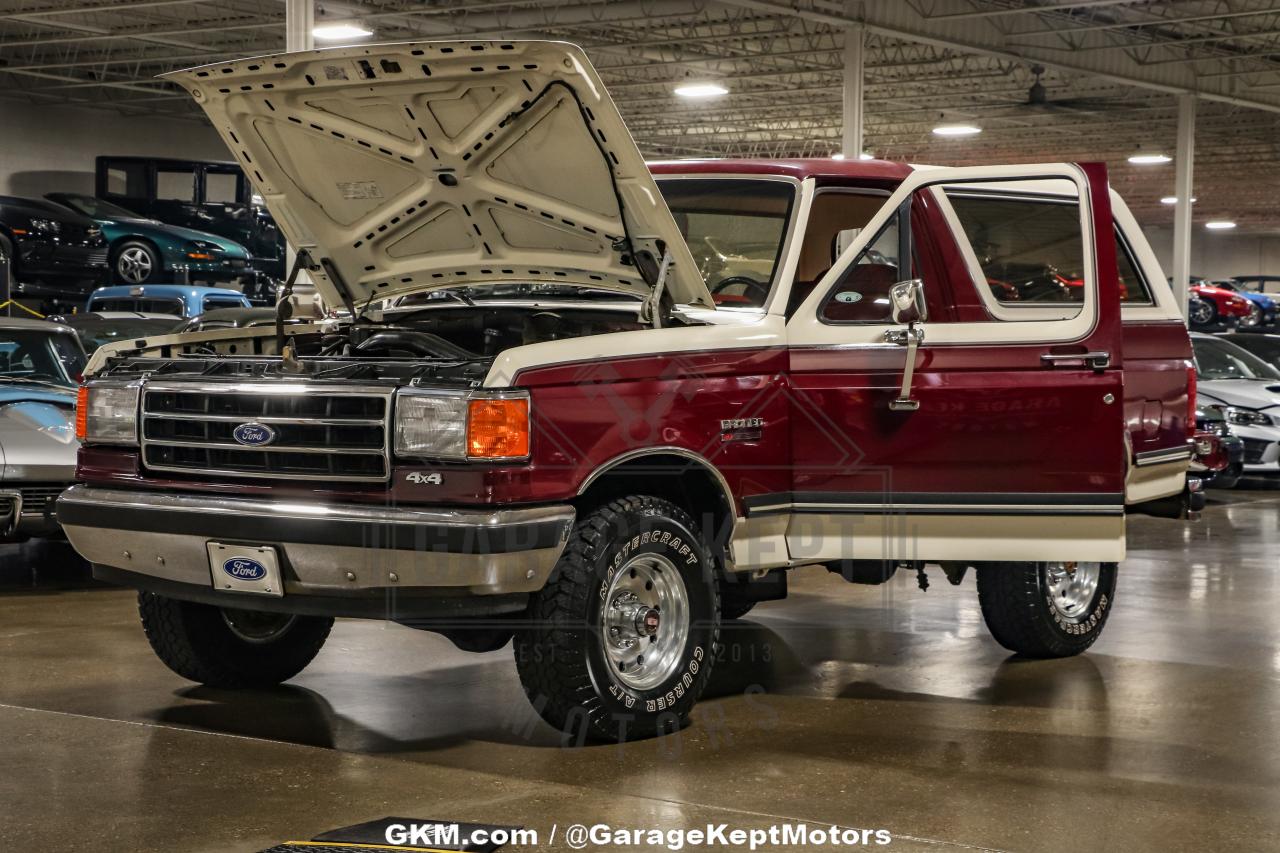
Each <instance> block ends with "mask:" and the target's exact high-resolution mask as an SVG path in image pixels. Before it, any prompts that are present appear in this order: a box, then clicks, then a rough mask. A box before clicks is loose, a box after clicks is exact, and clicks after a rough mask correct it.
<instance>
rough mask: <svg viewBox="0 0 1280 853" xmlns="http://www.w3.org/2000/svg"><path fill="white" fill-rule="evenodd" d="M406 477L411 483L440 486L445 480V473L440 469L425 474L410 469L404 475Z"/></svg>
mask: <svg viewBox="0 0 1280 853" xmlns="http://www.w3.org/2000/svg"><path fill="white" fill-rule="evenodd" d="M404 478H405V479H406V480H407V481H409V482H410V483H417V484H418V485H419V486H421V485H424V484H427V483H430V484H431V485H433V486H438V485H440V484H441V483H443V482H444V475H443V474H441V473H440V472H439V471H432V472H431V473H430V474H424V473H422V472H421V471H410V472H409V473H408V474H405V475H404Z"/></svg>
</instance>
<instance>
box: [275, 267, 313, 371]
mask: <svg viewBox="0 0 1280 853" xmlns="http://www.w3.org/2000/svg"><path fill="white" fill-rule="evenodd" d="M310 266H311V253H310V252H308V251H307V250H306V249H299V250H298V254H296V255H294V257H293V268H292V269H290V270H289V277H288V278H287V279H285V282H284V287H282V288H280V299H279V300H278V301H277V302H276V354H277V355H279V354H281V353H283V352H284V324H285V321H286V320H288V319H290V318H291V317H293V303H292V302H290V301H289V300H290V299H291V298H292V297H293V286H294V285H295V284H297V283H298V275H299V274H300V273H301V272H302V270H303V269H304V268H307V267H310Z"/></svg>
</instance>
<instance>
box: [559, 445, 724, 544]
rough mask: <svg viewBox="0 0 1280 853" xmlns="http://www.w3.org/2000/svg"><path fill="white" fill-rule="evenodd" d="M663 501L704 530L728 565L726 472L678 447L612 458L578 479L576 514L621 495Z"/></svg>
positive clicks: (709, 542) (636, 452) (649, 450)
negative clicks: (653, 498)
mask: <svg viewBox="0 0 1280 853" xmlns="http://www.w3.org/2000/svg"><path fill="white" fill-rule="evenodd" d="M631 494H644V495H652V496H654V497H660V498H664V499H666V500H669V501H671V502H672V503H674V504H676V505H677V506H679V507H680V508H681V509H683V510H685V511H686V512H687V513H689V515H691V516H692V517H693V518H694V520H695V521H697V522H698V523H699V524H700V525H702V528H703V534H704V536H706V534H707V532H708V531H709V532H710V534H711V535H710V536H709V537H707V544H708V545H710V546H711V548H712V549H713V551H714V553H715V555H716V557H717V560H718V562H720V563H721V565H722V566H727V558H728V545H729V542H730V540H731V539H732V538H733V527H734V523H735V522H736V521H737V509H736V504H735V502H734V497H733V490H732V489H731V488H730V486H729V482H728V480H726V479H725V477H724V474H722V473H721V472H720V470H719V469H717V468H716V467H715V465H713V464H712V463H711V462H710V460H708V459H707V458H706V457H704V456H702V455H700V454H698V453H694V452H693V451H691V450H685V449H684V448H681V447H650V448H644V449H641V450H633V451H629V452H627V453H623V454H620V455H618V456H615V457H613V458H612V459H610V460H608V461H607V462H605V463H603V464H602V465H600V466H599V467H597V468H596V469H595V470H594V471H592V472H591V474H589V475H588V476H587V478H586V479H585V480H583V481H582V485H581V486H580V487H579V489H578V495H577V498H576V499H575V501H574V504H575V505H576V506H577V509H578V512H579V514H580V515H581V514H584V513H585V512H587V511H590V510H591V509H593V508H595V507H597V506H599V505H601V504H603V503H607V502H608V501H610V500H613V499H614V498H618V497H623V496H624V495H631Z"/></svg>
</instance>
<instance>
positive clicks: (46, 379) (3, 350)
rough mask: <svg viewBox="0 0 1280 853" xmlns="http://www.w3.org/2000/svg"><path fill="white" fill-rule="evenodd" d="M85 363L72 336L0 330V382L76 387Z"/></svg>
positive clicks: (33, 331)
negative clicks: (39, 383) (40, 383)
mask: <svg viewBox="0 0 1280 853" xmlns="http://www.w3.org/2000/svg"><path fill="white" fill-rule="evenodd" d="M84 364H85V358H84V352H83V351H82V350H81V349H80V347H79V345H78V344H77V343H76V341H75V339H74V338H72V337H71V335H68V334H62V333H57V332H55V333H50V332H45V331H41V330H36V329H30V330H26V329H23V330H18V329H7V330H0V381H6V382H42V383H46V384H50V385H62V386H64V387H67V388H74V387H75V386H76V385H78V384H79V382H80V374H81V373H83V372H84Z"/></svg>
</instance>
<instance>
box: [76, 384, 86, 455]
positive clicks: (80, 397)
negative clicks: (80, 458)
mask: <svg viewBox="0 0 1280 853" xmlns="http://www.w3.org/2000/svg"><path fill="white" fill-rule="evenodd" d="M88 434H89V386H87V385H81V386H80V390H79V391H77V392H76V438H78V439H80V440H81V441H84V438H85V436H86V435H88Z"/></svg>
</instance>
